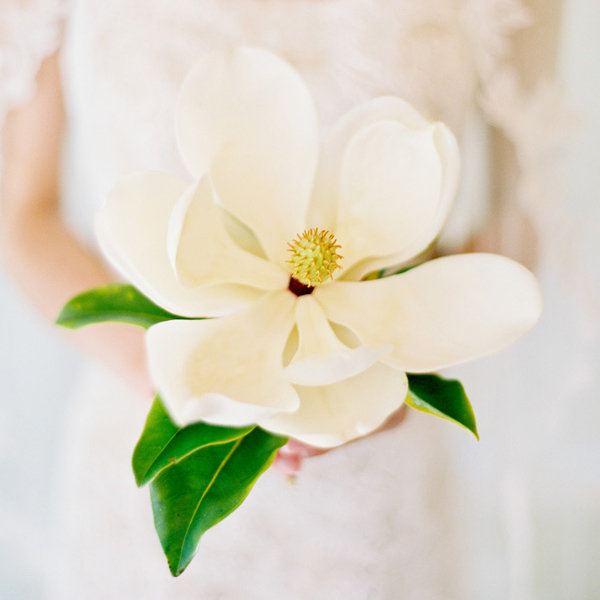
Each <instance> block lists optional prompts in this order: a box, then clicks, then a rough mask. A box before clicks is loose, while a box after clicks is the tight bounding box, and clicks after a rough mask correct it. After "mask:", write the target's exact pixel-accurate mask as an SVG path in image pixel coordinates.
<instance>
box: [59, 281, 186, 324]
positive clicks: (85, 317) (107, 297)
mask: <svg viewBox="0 0 600 600" xmlns="http://www.w3.org/2000/svg"><path fill="white" fill-rule="evenodd" d="M183 318H185V317H180V316H177V315H174V314H172V313H170V312H167V311H166V310H163V309H162V308H160V306H157V305H156V304H154V302H152V301H151V300H149V299H148V298H146V296H144V295H143V294H141V293H140V292H138V290H136V289H135V288H134V287H133V286H131V285H128V284H125V283H111V284H110V285H105V286H102V287H97V288H94V289H92V290H88V291H87V292H83V293H82V294H79V295H78V296H75V297H74V298H71V300H69V302H67V303H66V304H65V306H64V307H63V309H62V310H61V312H60V314H59V315H58V319H56V323H57V325H62V326H63V327H68V328H69V329H77V328H78V327H83V326H84V325H90V324H91V323H104V322H106V321H118V322H121V323H131V324H132V325H139V326H140V327H144V328H148V327H150V326H151V325H154V324H155V323H160V322H161V321H167V320H170V319H183Z"/></svg>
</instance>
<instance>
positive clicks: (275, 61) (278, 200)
mask: <svg viewBox="0 0 600 600" xmlns="http://www.w3.org/2000/svg"><path fill="white" fill-rule="evenodd" d="M177 138H178V142H179V147H180V150H181V153H182V156H183V158H184V161H185V163H186V165H187V167H188V169H189V170H190V172H191V173H192V174H193V175H194V176H196V177H199V176H200V175H202V174H203V173H204V172H206V171H207V170H210V172H211V173H212V177H213V182H214V185H215V189H216V191H217V194H218V196H219V199H220V201H221V202H222V203H223V206H224V207H225V208H226V209H227V210H228V211H230V212H231V213H232V214H233V215H235V216H236V217H237V218H239V219H240V220H241V221H242V222H243V223H245V224H246V225H248V226H250V227H251V228H252V229H253V230H254V232H255V233H256V235H257V236H258V238H259V239H260V241H261V243H262V246H263V247H264V249H265V251H266V252H267V254H268V255H269V257H270V258H271V259H273V260H276V261H279V262H282V263H283V262H284V261H285V260H286V259H287V255H286V252H287V250H286V243H287V242H288V241H290V240H291V239H292V238H293V237H294V236H295V234H297V233H299V232H300V231H302V229H303V228H304V226H305V220H306V209H307V205H308V200H309V197H310V190H311V188H312V183H313V179H314V171H315V168H316V161H317V155H318V134H317V120H316V113H315V109H314V106H313V103H312V99H311V97H310V94H309V92H308V90H307V88H306V86H305V84H304V82H303V81H302V79H301V78H300V76H299V75H298V74H297V73H296V72H295V71H294V70H293V69H292V68H291V67H290V66H289V65H288V64H287V63H285V62H284V61H283V60H281V59H280V58H278V57H276V56H275V55H273V54H270V53H269V52H266V51H264V50H259V49H256V48H238V49H235V50H232V51H230V52H227V53H213V54H210V55H208V56H206V57H205V58H203V59H202V60H200V61H199V62H198V63H197V64H196V66H195V67H194V68H193V69H192V71H191V72H190V74H189V75H188V77H187V78H186V80H185V82H184V85H183V88H182V93H181V96H180V99H179V103H178V107H177Z"/></svg>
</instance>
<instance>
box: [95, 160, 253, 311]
mask: <svg viewBox="0 0 600 600" xmlns="http://www.w3.org/2000/svg"><path fill="white" fill-rule="evenodd" d="M185 190H186V184H185V183H184V182H183V181H181V180H179V179H178V178H176V177H173V176H171V175H167V174H165V173H158V172H145V173H134V174H132V175H129V176H127V177H125V178H123V179H122V180H121V181H120V182H119V183H118V184H117V185H116V186H115V188H114V189H113V190H112V191H111V192H110V194H109V195H108V197H107V198H106V201H105V203H104V205H103V207H102V209H101V210H100V212H99V213H98V215H97V218H96V232H97V236H98V240H99V242H100V246H101V248H102V250H103V251H104V254H105V255H106V257H107V258H108V259H109V261H110V262H111V263H112V264H113V265H114V267H115V268H116V269H117V270H118V271H119V272H120V273H121V274H122V275H123V276H124V277H125V278H126V279H127V280H128V281H129V282H130V283H132V284H133V285H134V286H135V287H137V288H138V289H139V290H140V291H141V292H142V293H143V294H145V295H146V296H148V297H149V298H150V299H151V300H153V301H154V302H156V303H157V304H159V305H160V306H162V307H163V308H165V309H167V310H169V311H171V312H173V313H175V314H179V315H183V316H191V317H200V316H214V315H223V314H227V313H229V312H231V311H233V310H236V309H238V308H240V307H241V306H244V305H245V304H247V303H248V302H250V301H251V300H252V299H254V298H256V296H257V292H256V291H254V290H251V289H249V288H247V287H246V286H240V285H219V286H211V287H209V288H203V289H199V288H198V289H190V288H186V287H184V286H182V285H181V284H180V283H179V281H178V280H177V277H176V276H175V272H174V271H173V268H172V267H171V264H170V262H169V257H168V255H167V228H168V223H169V218H170V215H171V212H172V210H173V207H174V206H175V204H176V203H177V201H178V200H179V199H180V197H181V196H182V194H183V193H184V192H185Z"/></svg>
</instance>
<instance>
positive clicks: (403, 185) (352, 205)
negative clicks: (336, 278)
mask: <svg viewBox="0 0 600 600" xmlns="http://www.w3.org/2000/svg"><path fill="white" fill-rule="evenodd" d="M435 133H436V126H434V125H430V126H428V127H426V128H424V129H419V130H410V129H407V128H406V127H404V126H403V125H400V124H398V123H395V122H393V121H383V122H380V123H377V124H375V125H372V126H370V127H368V128H367V129H364V130H362V131H361V132H359V133H358V134H357V135H356V136H355V137H354V138H352V140H351V141H350V143H349V145H348V147H347V149H346V153H345V155H344V159H343V162H342V168H341V172H340V201H339V206H338V219H337V227H336V231H335V233H336V235H337V237H338V241H339V243H340V244H341V246H342V250H341V252H342V254H343V256H344V261H343V263H342V264H343V268H344V269H348V268H350V267H351V266H352V265H353V264H355V263H356V262H358V261H360V260H362V259H364V258H367V257H380V256H389V255H397V254H401V253H403V252H405V251H406V250H408V249H409V248H412V247H413V246H414V244H415V242H416V241H417V240H418V239H421V238H422V237H423V234H424V233H425V232H429V231H431V229H432V224H433V223H434V222H435V221H437V216H438V212H439V209H440V202H441V198H442V178H443V168H442V163H441V160H440V155H439V153H438V150H437V147H436V143H435ZM430 241H431V239H429V240H427V242H426V244H425V245H427V243H429V242H430Z"/></svg>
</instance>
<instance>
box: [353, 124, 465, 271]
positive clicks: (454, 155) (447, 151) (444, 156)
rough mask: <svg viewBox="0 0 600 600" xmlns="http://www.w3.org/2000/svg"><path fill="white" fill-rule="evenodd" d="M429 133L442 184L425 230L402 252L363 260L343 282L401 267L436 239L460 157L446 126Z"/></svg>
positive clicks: (453, 190) (452, 193)
mask: <svg viewBox="0 0 600 600" xmlns="http://www.w3.org/2000/svg"><path fill="white" fill-rule="evenodd" d="M432 130H433V142H434V144H435V147H436V150H437V152H438V155H439V158H440V165H441V178H442V180H441V189H440V197H439V201H438V203H437V205H436V206H435V207H431V209H432V210H431V213H430V218H429V219H428V221H427V224H426V226H425V227H423V229H421V230H420V231H417V230H415V232H414V234H415V235H414V239H413V241H412V243H410V244H408V245H407V246H406V247H404V248H403V249H402V250H401V251H399V252H395V253H393V254H390V255H388V256H381V257H376V258H368V259H366V260H363V261H361V262H360V263H358V264H357V265H356V266H355V267H353V268H352V269H351V270H349V271H348V272H346V273H345V274H344V276H343V279H350V280H355V281H358V280H360V279H361V278H362V277H364V276H365V275H366V274H367V273H370V272H372V271H376V270H379V269H382V268H385V267H393V266H398V265H402V263H405V262H406V261H408V260H410V259H411V258H413V257H415V256H417V255H418V254H420V253H421V252H423V250H425V249H426V248H427V246H429V245H430V244H431V243H432V242H433V241H434V239H435V238H436V237H437V236H438V234H439V232H440V230H441V228H442V226H443V225H444V223H445V221H446V218H447V217H448V213H449V212H450V208H451V207H452V203H453V201H454V197H455V195H456V190H457V187H458V181H459V175H460V154H459V149H458V144H457V142H456V138H455V137H454V135H453V134H452V132H451V131H450V130H449V129H448V128H447V127H446V126H445V125H443V124H442V123H434V124H433V125H432Z"/></svg>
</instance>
